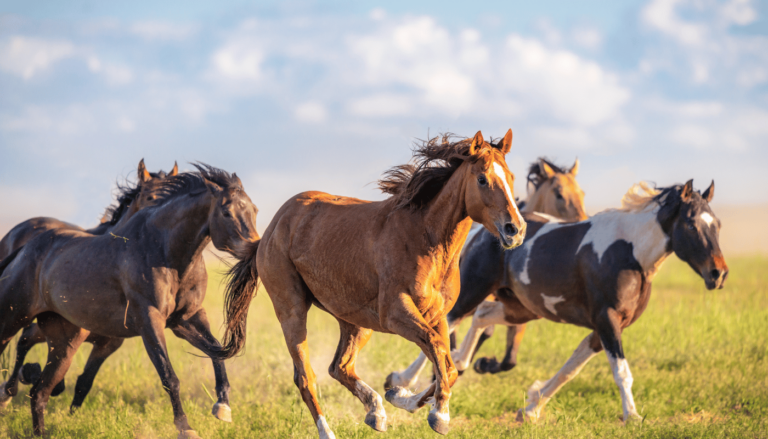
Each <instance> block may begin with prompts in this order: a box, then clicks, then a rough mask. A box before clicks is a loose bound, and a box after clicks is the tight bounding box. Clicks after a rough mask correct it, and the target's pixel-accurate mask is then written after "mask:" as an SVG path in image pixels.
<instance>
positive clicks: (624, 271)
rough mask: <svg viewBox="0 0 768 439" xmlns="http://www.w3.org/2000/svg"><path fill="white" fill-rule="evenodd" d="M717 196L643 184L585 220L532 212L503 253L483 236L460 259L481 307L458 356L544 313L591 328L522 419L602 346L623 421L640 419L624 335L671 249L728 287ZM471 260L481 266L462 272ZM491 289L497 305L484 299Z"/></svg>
mask: <svg viewBox="0 0 768 439" xmlns="http://www.w3.org/2000/svg"><path fill="white" fill-rule="evenodd" d="M714 194H715V184H714V182H712V184H711V185H710V186H709V188H707V190H705V191H704V193H702V194H700V193H699V192H696V191H694V190H693V181H692V180H689V181H688V182H687V183H686V184H684V185H675V186H670V187H666V188H658V189H655V188H652V187H650V186H648V185H647V184H644V183H640V184H637V185H635V186H633V187H632V188H631V189H630V190H629V191H628V192H627V193H626V195H625V196H624V198H623V200H622V207H621V208H619V209H611V210H607V211H604V212H601V213H599V214H597V215H595V216H593V217H591V218H590V219H588V220H586V221H581V222H577V223H563V222H560V221H558V220H555V219H553V218H547V217H543V216H540V215H536V214H526V215H525V218H526V220H527V221H528V225H529V233H528V235H527V236H526V239H525V242H524V244H523V245H522V246H520V247H519V248H517V249H515V250H513V251H510V252H505V253H503V254H501V253H499V252H497V251H495V250H494V247H495V243H494V242H493V240H492V239H491V238H492V237H490V236H486V234H485V233H484V232H481V233H478V235H477V236H476V237H475V239H474V240H473V242H472V243H470V244H469V245H470V246H469V248H468V249H467V253H466V254H465V257H464V259H463V260H462V263H461V266H462V267H461V268H462V278H461V285H462V294H466V295H467V297H474V298H475V300H476V301H477V303H478V304H479V307H478V310H477V312H476V313H475V315H474V317H473V321H472V327H471V328H470V331H469V333H468V334H467V337H465V339H464V341H463V342H462V347H461V349H460V351H459V352H458V357H462V356H466V355H468V353H469V352H472V350H473V347H474V344H476V343H477V340H478V338H479V337H480V334H481V333H482V332H483V330H484V329H485V327H486V326H487V325H492V324H500V323H504V322H508V323H513V324H522V323H526V322H528V321H530V320H534V319H539V318H541V317H544V318H546V319H548V320H551V321H554V322H561V323H570V324H573V325H577V326H582V327H585V328H589V329H592V330H593V332H592V333H591V334H589V335H588V336H587V337H586V338H585V339H584V340H583V341H582V342H581V344H579V346H578V348H577V349H576V351H575V352H574V353H573V355H572V356H571V358H570V359H569V360H568V361H567V362H566V363H565V365H564V366H563V367H562V368H561V369H560V371H558V372H557V374H556V375H555V376H554V377H552V378H551V379H549V380H548V381H545V382H540V381H536V382H535V383H534V384H533V385H532V386H531V388H530V389H529V390H528V406H527V407H525V408H524V409H521V410H520V412H519V413H518V420H519V421H524V420H525V419H528V420H531V421H536V420H538V418H539V417H540V414H541V410H542V409H543V408H544V406H545V405H546V403H547V401H549V400H550V399H551V398H552V397H553V396H554V394H555V393H556V392H557V391H558V390H559V389H560V388H561V387H562V386H563V385H565V384H566V383H567V382H568V381H570V380H571V379H573V378H574V377H575V376H576V375H577V374H578V373H579V371H580V370H581V369H582V367H584V365H585V364H586V363H587V362H588V361H589V360H590V359H591V358H592V357H594V356H595V355H596V354H598V353H599V352H600V351H601V350H603V349H604V350H605V352H606V355H607V357H608V362H609V363H610V365H611V369H612V371H613V378H614V380H615V382H616V384H617V385H618V387H619V391H620V394H621V400H622V409H623V419H624V421H625V422H628V421H631V420H633V419H639V418H640V416H639V414H638V412H637V409H636V406H635V402H634V399H633V397H632V382H633V379H632V373H631V372H630V370H629V364H628V363H627V360H626V359H625V357H624V349H623V347H622V343H621V334H622V332H623V331H624V329H625V328H627V327H628V326H629V325H631V324H632V323H634V322H635V321H637V319H638V318H640V316H641V315H642V313H643V311H644V310H645V308H646V306H647V304H648V300H649V298H650V294H651V282H652V281H653V278H654V276H655V275H656V273H657V272H658V270H659V269H660V267H661V265H662V263H663V262H664V260H666V258H667V257H668V256H669V255H671V254H672V253H675V254H676V255H677V256H678V257H679V258H680V259H681V260H683V261H685V262H687V263H688V265H690V267H691V268H692V269H693V270H694V271H695V272H696V273H698V274H699V275H700V276H701V277H702V279H703V280H704V282H705V285H706V287H707V289H710V290H711V289H714V288H722V287H723V285H724V283H725V280H726V278H727V276H728V266H727V265H726V263H725V259H724V258H723V254H722V252H721V250H720V245H719V238H718V237H719V231H720V220H718V219H717V217H716V216H715V214H714V212H713V211H712V209H711V208H710V207H709V202H710V201H711V200H712V198H713V196H714ZM468 267H484V270H483V271H478V270H472V271H471V273H473V274H474V276H466V277H465V276H464V274H465V269H466V268H468ZM491 293H495V294H496V297H497V298H498V301H497V302H488V301H484V298H485V297H486V296H488V295H489V294H491ZM457 362H458V361H457Z"/></svg>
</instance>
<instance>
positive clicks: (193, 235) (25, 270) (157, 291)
mask: <svg viewBox="0 0 768 439" xmlns="http://www.w3.org/2000/svg"><path fill="white" fill-rule="evenodd" d="M196 166H197V168H198V171H199V172H195V173H183V174H179V175H177V176H174V177H169V178H167V179H165V180H163V181H162V182H161V183H160V184H161V187H160V188H159V192H158V193H159V196H158V198H157V200H156V203H157V205H156V206H151V207H147V208H144V209H142V210H140V211H138V212H136V213H135V214H134V215H133V216H132V217H131V218H129V219H124V220H123V221H120V222H119V223H118V224H117V225H116V226H115V227H114V228H113V229H112V235H114V236H111V235H101V236H94V235H91V234H88V233H84V232H81V231H75V230H49V231H47V232H45V233H43V234H41V235H39V236H37V237H35V238H33V239H32V240H30V241H29V242H27V244H26V245H25V246H24V247H22V248H21V249H20V250H17V253H16V254H15V255H12V257H9V258H6V259H5V260H4V261H3V263H2V264H3V265H7V266H6V267H5V269H4V271H3V272H2V278H3V281H2V282H0V353H2V351H3V350H4V349H5V347H6V346H7V344H8V342H9V341H10V339H11V337H12V336H13V334H15V333H16V332H17V331H18V330H19V329H21V328H22V327H23V326H25V325H26V324H28V323H29V322H30V321H31V320H32V319H33V318H35V317H37V319H38V324H39V326H40V329H41V330H42V331H43V333H44V334H45V336H46V339H47V341H48V345H49V353H48V362H47V364H46V366H45V368H44V369H43V372H42V376H41V377H40V379H39V380H38V381H37V382H36V383H35V384H34V385H33V387H32V390H31V391H30V396H31V406H32V420H33V425H34V430H35V433H36V434H42V433H43V430H44V421H43V415H44V411H45V406H46V403H47V401H48V398H49V396H50V393H51V391H52V389H53V388H54V386H55V385H56V384H57V383H58V382H59V381H60V380H61V379H62V378H63V376H64V374H65V373H66V371H67V369H68V367H69V365H70V364H71V361H72V357H73V355H74V353H75V352H76V350H77V348H78V347H79V346H80V344H81V343H82V342H83V341H84V340H85V339H86V338H87V336H88V334H89V332H94V333H97V334H100V335H102V336H107V337H112V338H128V337H135V336H141V337H142V339H143V341H144V346H145V348H146V350H147V353H148V355H149V357H150V359H151V360H152V363H153V364H154V366H155V368H156V369H157V373H158V375H160V379H161V382H162V385H163V388H164V389H165V390H166V391H167V392H168V394H169V396H170V399H171V404H172V406H173V414H174V424H175V425H176V428H177V429H178V430H179V432H180V433H179V437H183V438H196V437H198V436H197V434H196V433H195V432H194V430H192V428H191V427H190V425H189V422H188V420H187V416H186V414H185V413H184V410H183V408H182V406H181V400H180V397H179V380H178V378H177V377H176V374H175V373H174V371H173V367H172V366H171V363H170V359H169V357H168V352H167V349H166V346H165V335H164V329H165V328H166V327H167V328H170V329H171V330H173V332H174V333H175V334H176V335H177V336H179V337H181V338H183V339H185V340H187V341H188V342H189V343H190V344H192V345H193V346H195V347H197V348H199V349H201V350H215V349H217V348H220V345H219V343H218V341H217V340H216V339H215V338H214V337H213V335H212V334H211V333H210V328H209V324H208V319H207V316H206V313H205V310H204V309H203V308H202V300H203V298H204V295H205V289H204V288H198V286H199V285H200V282H199V280H200V276H202V275H203V274H204V273H205V265H204V263H203V261H202V253H203V250H204V249H205V247H206V245H207V244H208V243H209V242H213V245H214V246H215V247H216V248H217V249H219V250H222V251H226V252H229V253H230V254H232V255H234V256H236V257H243V256H245V255H247V254H249V244H252V243H253V242H255V241H257V240H258V234H257V233H256V213H257V210H256V207H255V206H254V205H253V203H252V202H251V200H250V198H248V195H247V194H246V193H245V191H244V190H243V187H242V183H241V182H240V179H239V178H237V176H236V175H230V174H228V173H227V172H225V171H222V170H219V169H215V168H212V167H209V166H207V165H196ZM115 236H116V237H117V238H116V237H115ZM13 256H15V257H13ZM9 259H10V261H9ZM204 279H205V278H203V283H202V285H205V282H204ZM217 361H218V360H217ZM215 364H216V363H214V365H215ZM216 385H217V389H216V390H217V393H218V394H220V393H221V392H228V388H226V389H222V388H221V386H222V383H220V382H219V380H218V379H217V383H216ZM217 404H218V403H217Z"/></svg>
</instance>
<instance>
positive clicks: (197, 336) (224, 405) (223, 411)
mask: <svg viewBox="0 0 768 439" xmlns="http://www.w3.org/2000/svg"><path fill="white" fill-rule="evenodd" d="M173 333H174V334H176V336H177V337H180V338H182V339H184V340H186V341H188V342H189V344H191V345H192V346H195V347H196V348H203V349H207V350H213V349H212V348H221V343H219V341H218V340H216V337H214V336H213V334H211V324H210V323H208V315H207V313H206V312H205V310H204V309H200V310H199V311H198V312H197V313H195V314H194V315H193V316H192V317H190V318H189V319H187V320H182V321H181V322H179V325H178V326H177V327H175V328H173ZM212 362H213V374H214V376H215V379H216V398H217V401H216V404H214V405H213V410H212V411H211V413H212V414H213V416H214V417H216V419H218V420H220V421H224V422H232V409H231V408H230V406H229V379H228V378H227V369H226V367H225V366H224V362H223V361H221V360H212Z"/></svg>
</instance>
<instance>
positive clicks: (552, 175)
mask: <svg viewBox="0 0 768 439" xmlns="http://www.w3.org/2000/svg"><path fill="white" fill-rule="evenodd" d="M578 172H579V160H578V159H576V161H575V162H574V164H573V166H571V168H569V169H566V168H563V167H560V166H557V165H555V164H554V163H552V162H551V161H549V160H547V159H545V158H539V159H538V160H537V161H535V162H533V163H532V164H531V166H530V168H529V169H528V185H527V189H528V191H529V192H528V198H527V199H526V200H525V201H523V202H521V203H520V204H519V206H520V211H521V212H523V213H533V212H540V213H543V214H547V215H551V216H554V217H558V218H560V219H563V220H565V221H580V220H585V219H587V218H588V217H587V214H586V208H585V207H584V191H583V190H581V186H579V183H578V182H577V181H576V175H577V174H578ZM480 230H482V227H479V226H477V225H473V226H472V229H471V230H470V232H469V236H468V237H467V240H466V244H465V245H464V248H463V249H462V257H463V255H464V254H465V252H466V251H467V248H468V245H469V243H470V242H472V240H473V238H474V236H475V235H476V234H477V233H478V232H479V231H480ZM501 251H503V250H501V249H499V248H498V247H497V248H495V249H494V254H495V253H499V252H501ZM483 268H484V267H474V266H473V267H468V268H462V270H465V271H463V272H462V279H463V278H464V277H466V276H473V275H474V274H473V273H468V272H467V270H480V271H482V270H483ZM462 291H464V290H462ZM486 297H487V296H483V298H482V299H480V300H481V301H482V300H485V299H486ZM478 304H479V302H478V301H477V300H476V299H475V298H474V297H469V295H468V294H466V293H463V292H460V293H459V297H458V299H457V300H456V304H454V305H453V308H452V309H451V311H450V312H449V313H448V328H449V331H450V334H451V349H454V347H455V345H456V332H455V330H456V328H457V327H458V326H459V324H460V323H461V321H462V320H463V319H465V318H467V317H469V316H471V315H472V314H473V313H474V312H475V310H476V309H477V306H478ZM505 324H506V326H508V329H507V350H506V355H505V356H504V359H503V360H502V361H501V362H499V361H498V360H496V358H495V357H494V358H482V359H480V360H478V362H477V363H476V364H475V370H476V371H477V372H479V373H486V372H490V373H498V372H501V371H507V370H511V369H512V368H514V367H515V365H516V364H517V350H518V347H519V346H520V343H521V341H522V339H523V334H525V324H520V325H516V324H511V323H509V322H505ZM494 328H495V325H491V326H488V327H487V328H485V331H484V332H483V333H482V334H481V336H480V339H479V340H478V342H477V347H476V349H475V350H474V351H473V352H472V353H471V356H470V357H469V358H468V359H467V358H462V362H461V363H456V368H457V369H458V371H459V373H462V372H463V371H464V370H465V369H466V368H467V364H466V362H467V361H468V360H471V358H472V357H474V354H475V352H476V351H477V349H479V347H480V345H482V344H483V342H485V341H486V340H487V339H488V338H490V337H491V336H492V335H493V331H494ZM454 360H456V359H455V358H454ZM426 365H427V357H426V356H425V355H424V353H421V354H419V356H418V358H417V359H416V360H415V361H414V362H413V363H411V365H410V366H408V367H407V368H406V369H405V370H403V371H400V372H392V373H391V374H390V375H389V376H387V379H386V381H385V383H384V388H387V389H388V388H391V387H394V386H399V387H413V386H414V385H415V384H416V381H417V380H418V378H419V374H420V373H421V371H422V370H424V367H425V366H426Z"/></svg>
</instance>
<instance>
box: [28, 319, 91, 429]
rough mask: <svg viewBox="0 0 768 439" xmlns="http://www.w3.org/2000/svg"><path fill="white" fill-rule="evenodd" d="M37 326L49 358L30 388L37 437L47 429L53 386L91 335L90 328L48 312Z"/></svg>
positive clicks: (38, 320)
mask: <svg viewBox="0 0 768 439" xmlns="http://www.w3.org/2000/svg"><path fill="white" fill-rule="evenodd" d="M37 322H38V325H39V326H40V329H41V330H42V331H43V333H44V334H45V336H46V338H47V340H48V361H47V362H46V365H45V368H43V372H42V374H41V375H40V379H39V380H37V381H36V382H35V384H34V385H33V386H32V390H30V392H29V393H30V396H31V400H30V404H31V406H32V426H33V427H34V432H35V434H36V435H38V436H42V435H43V433H44V431H45V419H44V417H45V407H46V405H47V404H48V398H49V397H50V396H51V392H52V391H53V389H54V387H56V385H58V383H59V382H61V380H62V379H63V378H64V375H66V373H67V370H68V369H69V366H70V365H71V364H72V358H73V357H74V355H75V352H77V349H78V348H79V347H80V345H81V344H82V343H83V341H85V339H86V338H87V337H88V331H86V330H85V329H82V328H79V327H77V326H75V325H73V324H72V323H70V322H68V321H67V320H66V319H64V318H63V317H61V316H59V315H58V314H53V313H45V314H41V315H39V316H38V317H37Z"/></svg>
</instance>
